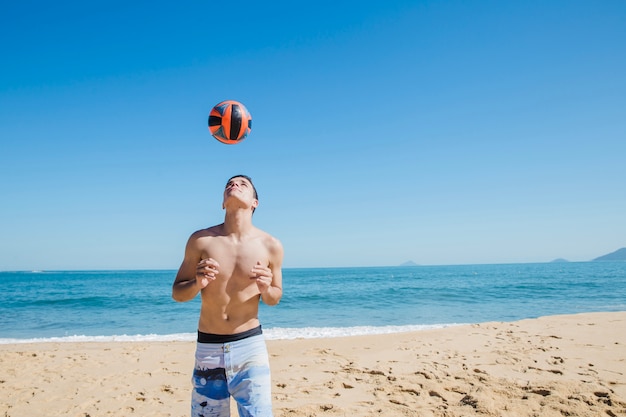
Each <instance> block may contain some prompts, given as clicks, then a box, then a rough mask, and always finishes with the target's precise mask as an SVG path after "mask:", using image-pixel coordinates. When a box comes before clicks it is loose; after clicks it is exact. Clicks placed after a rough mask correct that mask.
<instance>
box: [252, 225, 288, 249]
mask: <svg viewBox="0 0 626 417" xmlns="http://www.w3.org/2000/svg"><path fill="white" fill-rule="evenodd" d="M258 230H259V233H261V237H262V239H263V242H264V243H265V245H266V246H267V247H268V248H269V249H275V250H276V249H277V250H281V249H282V247H283V244H282V243H281V242H280V240H279V239H278V238H277V237H275V236H272V235H271V234H269V233H268V232H266V231H264V230H261V229H258Z"/></svg>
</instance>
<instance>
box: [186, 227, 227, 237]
mask: <svg viewBox="0 0 626 417" xmlns="http://www.w3.org/2000/svg"><path fill="white" fill-rule="evenodd" d="M222 226H223V224H216V225H215V226H211V227H207V228H206V229H200V230H196V231H195V232H193V233H192V234H191V238H190V239H200V238H203V237H215V236H221V235H222V234H223V233H222Z"/></svg>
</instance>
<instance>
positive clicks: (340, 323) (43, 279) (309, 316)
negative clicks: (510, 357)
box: [0, 262, 626, 343]
mask: <svg viewBox="0 0 626 417" xmlns="http://www.w3.org/2000/svg"><path fill="white" fill-rule="evenodd" d="M175 273H176V271H164V270H157V271H135V270H130V271H29V272H0V300H2V302H1V303H0V343H27V342H42V341H60V342H62V341H152V340H154V341H157V340H158V341H167V340H189V341H191V340H194V339H195V332H196V328H197V327H196V325H197V319H198V312H199V307H200V300H199V297H196V298H195V299H194V300H192V301H189V302H186V303H177V302H175V301H173V300H172V298H171V284H172V281H173V279H174V276H175ZM283 284H284V295H283V298H282V300H281V302H280V304H278V305H277V306H273V307H268V306H266V305H264V304H263V303H261V306H260V312H259V318H260V320H261V323H262V325H263V329H264V334H265V335H266V337H267V338H268V339H290V338H296V337H335V336H348V335H359V334H380V333H394V332H402V331H411V330H421V329H428V328H438V327H447V326H454V325H459V324H469V323H480V322H487V321H514V320H520V319H524V318H535V317H539V316H546V315H555V314H574V313H583V312H598V311H624V310H626V262H570V263H541V264H504V265H455V266H412V267H366V268H286V269H284V270H283Z"/></svg>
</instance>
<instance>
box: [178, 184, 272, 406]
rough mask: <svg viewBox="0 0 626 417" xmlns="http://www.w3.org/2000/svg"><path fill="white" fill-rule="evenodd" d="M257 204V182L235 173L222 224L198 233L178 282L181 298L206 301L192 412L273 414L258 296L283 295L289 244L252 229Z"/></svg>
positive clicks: (187, 251)
mask: <svg viewBox="0 0 626 417" xmlns="http://www.w3.org/2000/svg"><path fill="white" fill-rule="evenodd" d="M258 204H259V200H258V195H257V192H256V189H255V188H254V185H253V184H252V180H251V179H250V178H249V177H247V176H245V175H236V176H234V177H232V178H231V179H229V180H228V182H227V184H226V188H225V190H224V201H223V208H224V209H225V210H226V214H225V218H224V223H222V224H219V225H216V226H213V227H209V228H208V229H202V230H198V231H197V232H195V233H193V234H192V235H191V236H190V238H189V240H188V242H187V246H186V248H185V257H184V259H183V262H182V264H181V266H180V269H179V270H178V274H177V275H176V279H175V280H174V284H173V285H172V297H173V298H174V300H176V301H180V302H183V301H189V300H191V299H193V298H194V297H195V296H196V295H197V294H198V293H200V294H201V297H202V305H201V308H200V319H199V321H198V343H197V346H196V360H195V368H194V373H193V378H192V380H193V386H194V389H193V393H192V401H191V415H192V417H197V416H204V417H209V416H219V417H225V416H230V396H231V395H232V397H233V398H234V399H235V400H236V402H237V408H238V411H239V415H240V416H242V417H244V416H245V417H249V416H250V417H251V416H259V417H268V416H272V404H271V380H270V369H269V359H268V355H267V348H266V345H265V339H264V336H263V335H262V331H261V324H260V322H259V319H258V311H259V299H261V300H263V302H264V303H265V304H267V305H276V304H278V302H279V301H280V298H281V297H282V295H283V291H282V269H281V267H282V261H283V247H282V244H281V243H280V241H279V240H278V239H276V238H274V237H272V236H271V235H269V234H268V233H266V232H264V231H262V230H260V229H258V228H257V227H255V226H254V225H253V224H252V214H253V213H254V210H255V209H256V207H257V206H258Z"/></svg>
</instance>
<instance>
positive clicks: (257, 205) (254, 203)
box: [252, 198, 259, 208]
mask: <svg viewBox="0 0 626 417" xmlns="http://www.w3.org/2000/svg"><path fill="white" fill-rule="evenodd" d="M257 207H259V200H257V199H256V198H255V199H254V201H253V202H252V208H257Z"/></svg>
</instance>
